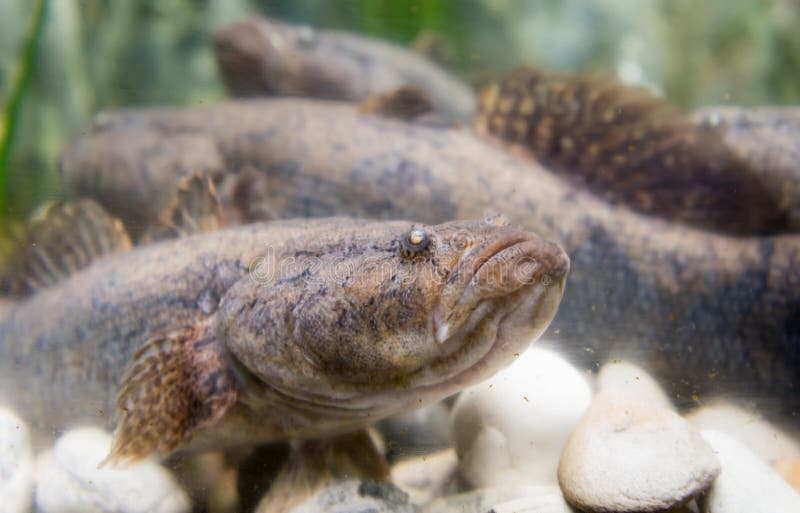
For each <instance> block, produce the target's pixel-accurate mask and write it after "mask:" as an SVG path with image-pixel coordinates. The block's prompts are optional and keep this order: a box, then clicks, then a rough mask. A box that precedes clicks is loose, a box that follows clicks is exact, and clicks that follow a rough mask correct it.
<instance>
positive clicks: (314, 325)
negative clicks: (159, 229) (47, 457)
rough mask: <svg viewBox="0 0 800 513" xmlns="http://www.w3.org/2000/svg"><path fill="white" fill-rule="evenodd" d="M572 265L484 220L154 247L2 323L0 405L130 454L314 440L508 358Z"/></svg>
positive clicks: (367, 225) (249, 234) (539, 323)
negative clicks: (88, 432)
mask: <svg viewBox="0 0 800 513" xmlns="http://www.w3.org/2000/svg"><path fill="white" fill-rule="evenodd" d="M409 231H411V233H412V234H415V235H414V236H413V238H412V239H410V240H411V243H410V245H409V244H405V245H404V241H405V240H406V237H407V234H408V233H409ZM409 248H410V249H409ZM568 268H569V259H568V258H567V256H566V254H565V253H564V252H563V250H561V249H560V248H559V247H558V246H556V245H555V244H552V243H549V242H546V241H544V240H542V239H540V238H539V237H537V236H536V235H534V234H532V233H530V232H526V231H523V230H520V229H516V228H512V227H509V226H505V225H499V224H492V223H490V222H483V221H471V222H467V221H465V222H451V223H445V224H442V225H433V226H426V225H420V224H416V225H415V224H413V223H410V222H404V221H395V222H370V221H365V220H351V219H344V218H334V219H322V220H320V219H316V220H298V221H285V222H275V223H266V224H255V225H249V226H246V227H241V228H237V229H230V230H221V231H216V232H212V233H208V234H201V235H197V236H192V237H187V238H182V239H179V240H174V241H165V242H161V243H154V244H151V245H148V246H142V247H139V248H136V249H134V250H132V251H129V252H126V253H121V254H117V255H112V256H108V257H105V258H102V259H101V260H98V261H97V262H95V263H94V264H92V265H91V266H89V267H88V268H86V269H84V270H83V271H80V272H78V273H77V274H74V275H72V276H71V277H69V278H67V279H66V280H64V281H62V282H60V283H58V284H56V285H54V286H52V287H51V288H48V289H46V290H42V291H39V292H37V293H35V294H34V295H32V296H31V297H30V298H28V299H27V300H25V301H23V302H21V303H19V304H18V305H16V306H14V307H11V308H10V309H9V310H8V311H7V313H6V316H5V317H4V318H3V319H2V320H0V403H2V404H4V405H7V406H11V407H13V408H14V409H15V410H16V411H17V412H18V413H19V414H20V415H21V416H22V417H23V418H25V419H27V420H29V421H31V422H33V423H34V424H35V425H36V426H37V427H39V428H41V429H43V430H45V431H46V432H49V433H52V432H53V431H54V430H61V429H65V428H69V427H72V426H75V425H78V424H84V423H94V424H100V425H104V426H106V427H113V426H114V425H115V424H116V425H117V439H120V440H122V441H121V442H119V443H117V445H116V446H115V447H116V448H115V449H114V451H113V452H116V453H119V454H120V455H122V456H124V457H141V456H144V455H147V454H148V453H150V452H153V451H156V452H158V453H160V454H168V453H170V452H172V451H173V450H175V449H179V448H181V447H184V446H185V445H187V444H188V445H190V446H191V447H196V448H224V447H227V446H231V445H243V444H244V445H246V444H253V443H259V442H265V441H273V440H286V439H297V438H301V439H302V438H324V437H327V436H331V435H336V434H340V433H345V432H348V431H351V430H356V429H360V428H363V427H364V426H366V425H368V424H369V423H371V422H373V421H375V420H378V419H380V418H382V417H385V416H387V415H389V414H392V413H397V412H400V411H406V410H409V409H413V408H416V407H418V406H419V405H421V404H426V403H429V402H431V401H435V400H438V399H440V398H442V397H444V396H446V395H449V394H451V393H453V392H455V391H457V390H459V389H460V388H462V387H464V386H466V385H467V384H469V383H473V382H475V381H476V380H479V379H482V378H484V377H486V376H488V375H489V374H491V373H493V372H495V371H496V370H498V369H499V368H500V367H502V366H504V365H506V364H507V363H509V362H510V361H511V360H512V359H513V355H514V354H515V353H519V352H520V351H522V350H524V348H525V347H526V346H527V345H528V344H529V343H530V342H531V341H532V340H533V339H535V338H536V337H538V335H540V334H541V332H542V331H543V330H544V329H545V328H546V326H547V325H548V323H549V321H550V320H551V319H552V317H553V315H554V314H555V310H556V308H557V305H558V302H559V300H560V297H561V294H562V290H563V286H564V280H565V278H566V273H567V270H568ZM187 390H188V392H187ZM187 394H188V395H187ZM184 396H185V397H184Z"/></svg>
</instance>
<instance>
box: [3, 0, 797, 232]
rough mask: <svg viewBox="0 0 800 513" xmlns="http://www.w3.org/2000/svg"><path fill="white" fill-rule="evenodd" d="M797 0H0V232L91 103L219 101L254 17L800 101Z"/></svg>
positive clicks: (718, 92)
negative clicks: (227, 62)
mask: <svg viewBox="0 0 800 513" xmlns="http://www.w3.org/2000/svg"><path fill="white" fill-rule="evenodd" d="M798 5H800V3H798V2H797V1H796V0H774V1H765V0H706V1H704V2H697V1H693V0H625V1H624V0H527V1H523V0H427V1H412V0H336V1H331V0H274V1H272V0H260V1H258V0H49V1H43V0H34V1H32V0H2V2H0V105H1V106H2V108H3V112H2V117H0V134H2V136H1V137H0V144H2V148H1V149H2V151H1V152H0V227H3V229H4V230H5V231H6V233H8V232H9V230H11V229H13V228H14V227H15V226H18V225H19V220H20V219H24V218H25V216H26V215H28V213H29V212H30V211H31V209H33V208H34V207H35V206H36V205H37V204H39V203H40V202H42V201H44V200H47V199H50V198H54V197H57V195H58V191H59V186H58V171H57V161H58V154H59V152H60V151H61V148H62V147H63V146H64V145H65V144H66V143H67V142H68V141H69V140H70V139H71V138H73V137H74V136H75V135H77V134H78V133H80V131H81V129H82V128H84V127H86V126H87V124H88V123H89V120H90V119H91V116H92V115H93V114H94V113H96V112H98V111H100V110H102V109H108V108H116V107H122V106H133V105H149V104H181V105H198V104H201V103H206V102H213V101H217V100H220V99H222V98H224V97H225V91H224V89H223V88H222V85H221V82H220V80H219V77H218V76H217V72H216V69H215V65H214V60H213V56H212V54H211V50H210V45H209V42H208V41H209V40H208V35H209V33H210V32H211V31H212V30H213V29H215V28H216V27H219V26H220V25H222V24H225V23H228V22H231V21H235V20H238V19H242V18H244V17H246V16H248V15H251V14H257V13H261V14H266V15H269V16H274V17H277V18H280V19H284V20H287V21H292V22H296V23H307V24H310V25H312V26H317V27H330V28H340V29H347V30H353V31H356V32H362V33H365V34H371V35H374V36H378V37H381V38H386V39H390V40H394V41H397V42H398V43H400V44H403V45H411V44H413V41H414V39H415V38H416V37H417V36H418V34H420V32H422V31H424V30H429V31H433V32H436V33H439V34H440V35H441V36H443V38H444V39H445V41H446V42H447V43H448V45H449V47H450V48H451V50H452V67H453V69H454V70H455V71H457V72H458V73H460V74H461V75H462V76H464V77H465V78H466V79H467V80H470V81H472V82H474V83H477V82H480V81H483V80H486V79H489V78H492V77H494V76H497V74H498V73H499V72H501V71H503V70H506V69H508V68H510V67H512V66H514V65H517V64H521V63H528V64H537V65H542V66H547V67H554V68H563V69H575V70H579V69H589V68H595V69H606V70H613V71H615V72H616V73H618V74H619V75H620V76H621V77H622V78H624V79H625V80H628V81H633V82H642V83H646V84H648V85H650V86H652V87H653V88H655V89H656V90H658V91H660V92H661V93H662V94H664V95H665V96H666V97H668V98H669V99H670V100H672V101H674V102H676V103H678V104H680V105H682V106H684V107H693V106H697V105H702V104H710V103H736V104H743V105H752V104H764V103H772V104H790V103H798V100H800V80H799V79H800V77H799V76H798V75H799V74H800V73H799V72H798V70H800V29H798V27H800V7H798ZM37 13H43V15H42V16H39V17H37ZM39 20H41V23H38V21H39ZM37 47H38V48H37ZM37 49H38V52H37V51H36V50H37ZM26 71H27V74H26ZM26 76H27V77H28V78H29V80H27V81H26V80H25V78H26ZM17 107H18V108H17ZM15 220H16V222H15ZM12 231H13V230H12ZM1 238H2V237H0V239H1Z"/></svg>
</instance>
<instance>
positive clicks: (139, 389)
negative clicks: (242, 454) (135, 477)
mask: <svg viewBox="0 0 800 513" xmlns="http://www.w3.org/2000/svg"><path fill="white" fill-rule="evenodd" d="M236 397H237V392H236V385H235V379H234V377H233V375H232V374H231V371H230V368H229V367H228V363H227V362H226V361H225V358H224V355H223V352H222V350H221V348H220V346H219V345H218V343H217V339H216V337H215V335H214V329H213V327H212V322H211V321H206V322H204V323H202V324H200V325H197V326H193V327H187V328H183V329H179V330H176V331H173V332H171V333H169V334H167V335H166V336H163V337H157V338H154V339H152V340H150V341H149V342H148V343H147V344H145V345H144V346H143V347H142V348H141V349H140V350H139V351H138V352H137V353H136V354H135V355H134V357H133V360H132V362H131V364H130V366H129V367H128V372H127V374H126V375H125V378H124V380H123V382H122V386H121V388H120V391H119V395H118V396H117V404H118V406H119V408H120V410H121V411H122V414H121V417H120V420H119V423H118V425H117V429H116V432H115V433H114V442H113V444H112V447H111V453H110V454H109V456H108V458H106V461H105V462H109V461H110V462H121V461H131V460H138V459H141V458H144V457H146V456H148V455H149V454H151V453H153V452H155V453H158V454H160V455H167V454H169V453H171V452H173V451H175V450H176V449H178V448H180V447H181V446H183V445H184V444H185V443H186V442H188V441H189V439H190V438H191V437H192V435H193V434H194V433H196V432H197V431H198V430H201V429H203V428H206V427H209V426H211V425H213V424H215V423H216V422H217V421H218V420H219V419H220V417H222V415H224V414H225V412H226V411H227V410H228V409H229V408H230V407H231V406H232V405H233V403H234V402H235V401H236ZM105 462H104V463H105Z"/></svg>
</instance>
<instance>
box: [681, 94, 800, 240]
mask: <svg viewBox="0 0 800 513" xmlns="http://www.w3.org/2000/svg"><path fill="white" fill-rule="evenodd" d="M694 119H695V120H696V121H697V122H699V123H700V124H701V125H703V126H707V127H709V128H711V129H713V130H715V131H717V132H719V133H721V135H722V137H723V138H724V140H725V143H726V144H727V145H728V146H729V147H731V148H732V149H733V151H735V152H736V153H737V154H738V155H740V156H741V157H742V158H743V159H745V160H747V161H748V162H749V163H750V166H751V168H752V169H753V170H754V171H755V172H757V173H759V175H760V177H761V179H762V180H763V182H764V184H765V185H766V186H767V187H768V188H769V189H770V191H771V192H772V194H773V195H774V196H775V197H776V198H777V199H778V204H779V205H780V207H781V209H782V210H784V211H786V212H787V213H788V222H789V228H790V229H791V230H793V231H798V230H799V229H800V135H798V134H800V108H798V107H754V108H742V107H704V108H702V109H700V110H698V111H697V112H695V113H694Z"/></svg>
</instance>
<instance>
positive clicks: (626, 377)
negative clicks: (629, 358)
mask: <svg viewBox="0 0 800 513" xmlns="http://www.w3.org/2000/svg"><path fill="white" fill-rule="evenodd" d="M597 390H598V391H606V392H609V393H610V394H611V395H613V396H614V397H618V398H623V397H624V398H625V399H626V400H630V401H641V402H645V403H648V404H649V405H650V406H653V407H656V406H657V407H659V408H663V409H665V410H671V409H673V405H672V401H670V400H669V398H668V397H667V394H665V393H664V390H662V388H661V386H660V385H659V384H658V383H657V382H656V380H655V379H653V378H652V377H651V376H650V375H649V374H648V373H647V372H645V371H644V369H642V368H641V367H638V366H636V365H634V364H632V363H629V362H626V361H620V360H614V361H612V362H609V363H607V364H605V365H603V368H602V369H600V372H599V373H598V374H597Z"/></svg>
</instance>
